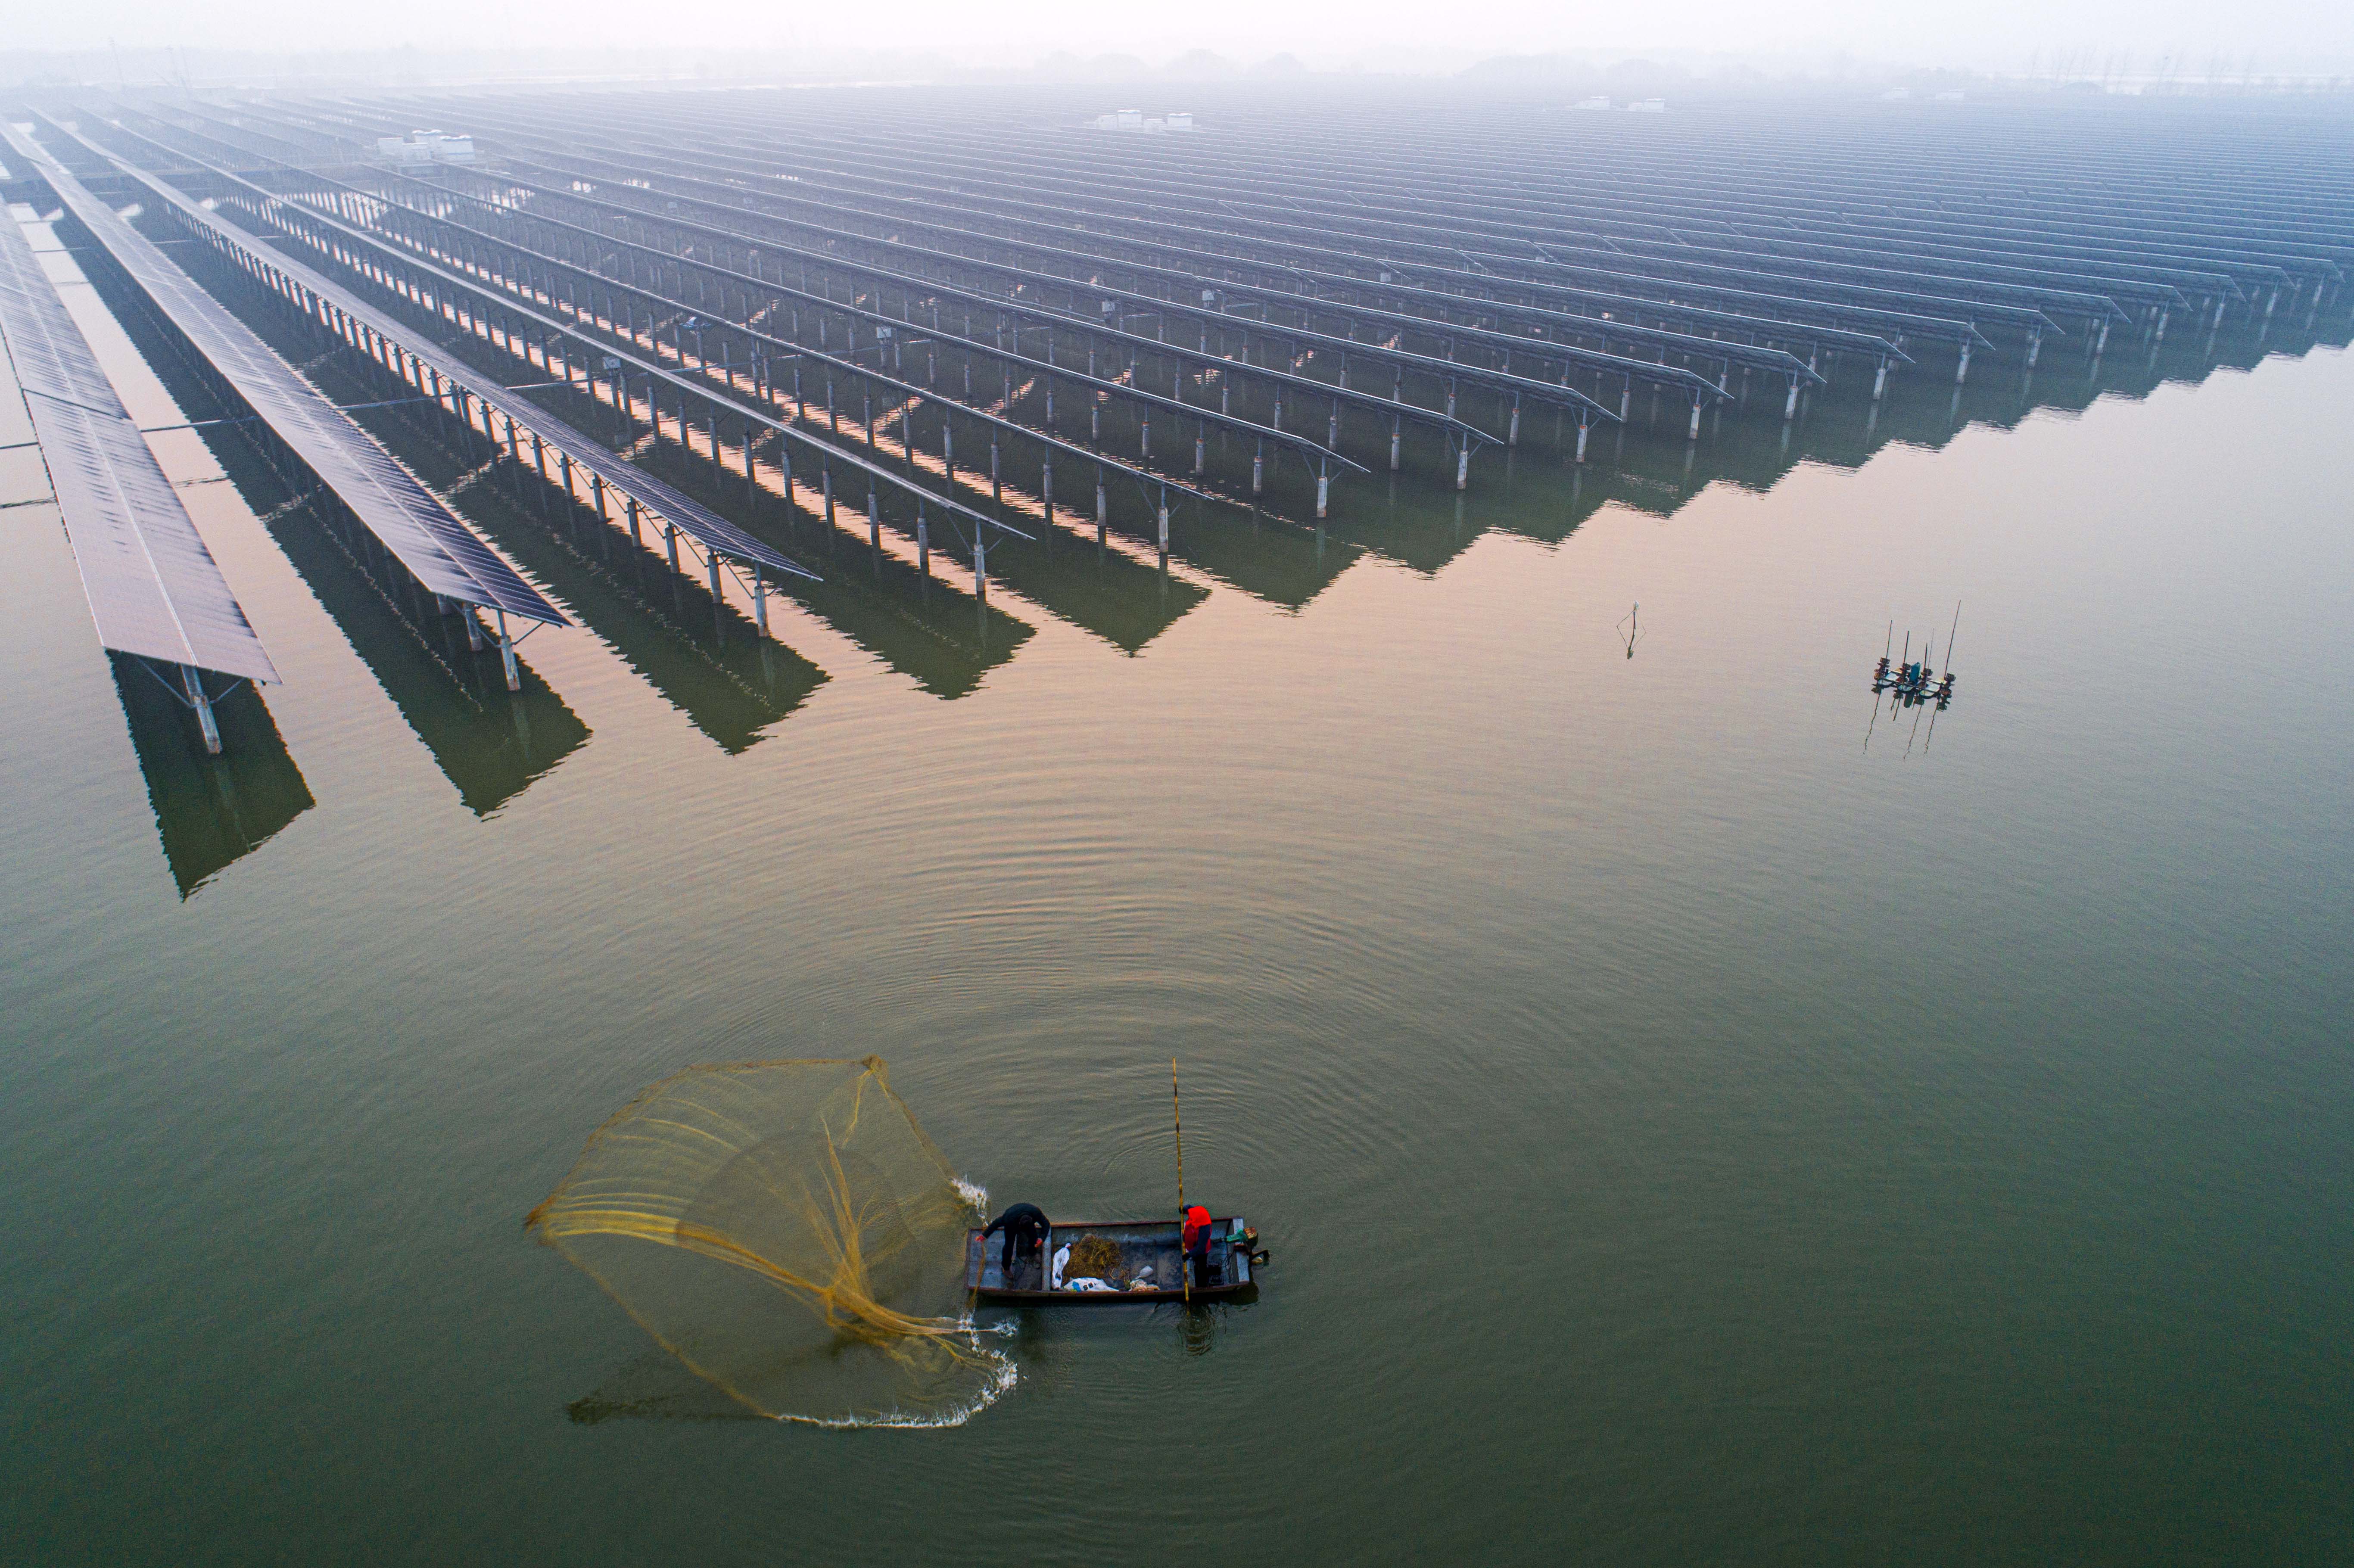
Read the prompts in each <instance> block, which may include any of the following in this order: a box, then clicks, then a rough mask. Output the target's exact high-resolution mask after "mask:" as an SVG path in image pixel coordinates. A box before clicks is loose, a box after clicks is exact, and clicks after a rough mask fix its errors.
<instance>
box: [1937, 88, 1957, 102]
mask: <svg viewBox="0 0 2354 1568" xmlns="http://www.w3.org/2000/svg"><path fill="white" fill-rule="evenodd" d="M1936 101H1937V102H1939V103H1959V102H1960V101H1962V94H1961V90H1960V89H1958V88H1956V90H1954V91H1952V92H1941V93H1939V94H1937V98H1936Z"/></svg>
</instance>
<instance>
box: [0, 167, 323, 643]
mask: <svg viewBox="0 0 2354 1568" xmlns="http://www.w3.org/2000/svg"><path fill="white" fill-rule="evenodd" d="M0 334H5V337H6V339H7V344H8V353H9V357H10V358H11V359H12V360H13V361H14V362H15V365H16V382H17V385H18V386H19V387H22V388H23V389H24V393H25V407H26V409H27V412H28V413H29V414H30V415H31V416H32V421H33V433H34V435H35V436H36V437H37V439H38V440H39V441H40V444H41V457H42V460H43V461H45V462H46V463H47V464H48V471H49V481H50V483H51V484H52V485H53V486H54V487H55V489H56V491H57V497H58V511H59V512H60V513H61V514H63V515H64V520H65V528H66V537H67V539H68V541H69V543H70V544H71V545H72V546H73V556H74V565H75V567H76V568H77V569H78V570H79V571H80V574H81V586H82V592H83V594H84V595H85V596H87V597H88V599H89V600H90V619H91V620H95V621H96V622H97V623H98V640H99V641H100V642H101V644H103V645H104V646H106V647H108V648H111V649H113V650H115V651H116V652H122V653H131V654H136V655H138V656H139V657H141V658H143V659H153V660H156V661H158V662H163V663H166V664H177V665H186V666H188V667H190V668H193V669H197V670H210V671H217V672H219V673H223V674H228V675H239V676H243V677H245V678H246V679H248V680H254V681H275V680H277V679H278V672H277V670H276V669H275V668H274V667H273V666H272V665H271V664H270V655H269V654H268V653H267V652H264V651H263V649H262V646H261V640H260V638H259V637H257V636H255V635H254V630H253V627H252V626H251V624H250V623H249V622H248V621H247V620H246V618H245V611H244V610H243V609H241V608H239V604H238V602H237V596H236V595H235V594H233V593H231V592H230V591H229V586H228V582H227V581H226V580H224V579H223V577H221V572H220V567H219V566H218V565H217V564H216V563H215V561H214V560H213V556H212V552H211V551H210V550H208V549H207V548H206V547H205V542H204V538H203V536H202V535H199V534H198V533H197V532H196V524H195V523H194V522H192V521H191V520H190V519H189V516H188V513H187V509H186V507H185V506H183V505H182V504H181V503H180V495H179V492H177V491H176V490H175V489H174V488H173V487H172V482H171V481H170V480H169V479H168V478H166V477H165V476H164V471H163V469H162V467H161V466H160V465H159V464H158V463H157V462H156V461H155V454H154V452H153V451H152V450H149V449H148V446H147V440H146V438H145V437H144V436H143V435H142V434H140V431H139V427H138V425H137V424H136V423H134V422H133V419H132V418H131V416H130V414H129V413H128V412H127V411H126V410H125V409H124V408H123V407H122V399H121V398H120V397H118V396H117V395H116V393H115V390H114V387H113V385H112V384H111V382H109V381H108V380H107V378H106V373H105V372H104V371H103V370H101V368H100V367H99V364H98V360H97V357H96V355H93V354H92V353H91V352H90V344H89V343H88V342H87V341H86V340H85V339H84V338H83V337H82V334H81V330H80V327H78V326H76V325H75V323H74V320H73V317H72V315H71V314H70V313H69V312H68V311H67V309H66V304H65V302H64V300H63V299H61V298H60V297H59V296H58V291H57V289H56V287H55V286H54V285H53V284H52V283H51V281H50V280H49V278H48V274H47V273H46V272H45V271H44V270H42V267H41V263H40V260H39V258H38V257H37V256H36V255H35V254H34V252H33V249H32V247H31V246H30V245H29V244H28V243H27V241H26V238H25V236H24V233H23V231H22V230H20V229H19V228H17V226H16V223H15V221H14V220H13V219H10V218H8V217H6V215H5V214H0Z"/></svg>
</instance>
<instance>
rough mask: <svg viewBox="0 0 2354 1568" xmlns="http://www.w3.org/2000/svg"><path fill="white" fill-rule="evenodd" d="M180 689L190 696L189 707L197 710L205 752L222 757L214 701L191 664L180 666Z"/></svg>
mask: <svg viewBox="0 0 2354 1568" xmlns="http://www.w3.org/2000/svg"><path fill="white" fill-rule="evenodd" d="M180 689H181V690H182V691H185V692H186V693H187V694H188V705H189V706H190V707H192V708H194V709H196V728H197V730H198V731H199V732H200V733H201V734H202V735H203V736H204V737H205V750H206V751H207V753H208V754H209V755H211V756H214V757H218V756H219V755H220V748H221V738H220V726H218V725H217V724H215V723H214V722H213V705H212V700H211V699H210V698H209V697H207V696H206V695H205V683H204V680H203V678H202V677H200V676H199V675H198V674H197V673H196V667H195V666H194V665H191V664H183V665H181V666H180Z"/></svg>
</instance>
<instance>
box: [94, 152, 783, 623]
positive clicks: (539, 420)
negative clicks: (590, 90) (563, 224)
mask: <svg viewBox="0 0 2354 1568" xmlns="http://www.w3.org/2000/svg"><path fill="white" fill-rule="evenodd" d="M115 166H116V168H117V169H118V170H119V171H121V172H122V174H123V175H124V176H125V177H127V178H130V179H133V180H136V181H137V182H138V184H139V187H140V188H141V189H143V190H144V191H145V192H147V193H148V194H149V195H150V196H153V197H154V199H155V200H156V201H157V202H159V203H162V204H163V205H164V206H165V207H169V208H170V209H171V210H172V211H173V212H175V214H177V215H178V216H179V217H180V218H181V219H182V221H183V222H184V223H186V224H187V225H189V226H191V227H193V228H196V230H198V231H199V232H200V233H201V234H203V235H205V236H206V237H207V238H210V239H211V240H212V241H213V242H214V243H215V244H216V246H217V248H219V249H224V250H225V251H227V252H228V253H230V254H232V255H233V256H235V257H237V258H239V265H240V266H242V267H244V268H245V269H246V270H248V271H252V272H258V273H262V274H267V275H270V278H271V280H272V282H273V286H275V287H277V288H278V289H279V291H281V293H282V292H286V291H288V289H289V288H290V287H291V288H292V289H294V290H299V291H308V292H309V293H310V294H311V295H312V296H313V298H314V299H315V300H318V301H321V302H327V303H331V304H333V305H334V308H335V309H337V310H339V311H341V312H343V313H345V315H347V316H349V317H351V318H352V319H353V320H354V321H356V322H359V323H362V324H364V325H366V327H367V328H368V329H369V330H370V331H372V332H374V333H376V334H377V335H378V336H379V337H381V338H383V339H384V340H385V341H387V342H388V343H396V344H400V345H401V347H402V348H403V349H405V350H406V351H407V352H408V354H409V355H411V356H412V357H414V358H415V359H416V360H417V361H418V362H419V363H420V364H422V365H423V366H426V367H427V368H429V369H431V370H432V371H434V372H436V373H438V374H439V375H440V378H441V380H442V382H443V384H444V385H445V386H446V387H449V388H450V389H451V395H452V396H453V397H454V393H455V391H456V389H457V388H459V387H463V388H465V389H466V391H467V392H468V394H469V395H470V396H471V397H473V398H475V399H476V400H478V401H480V402H481V403H482V404H483V405H484V406H485V407H486V408H492V409H493V410H495V411H497V412H498V413H499V414H500V415H502V416H504V418H508V419H511V420H512V421H514V425H515V426H516V427H517V428H518V429H524V430H527V431H532V432H535V433H536V434H537V435H538V436H539V437H540V438H541V440H544V441H545V442H546V444H547V445H548V446H550V447H553V448H555V449H556V450H558V451H561V452H563V453H565V454H567V455H568V456H569V457H570V458H571V459H572V461H573V463H574V464H575V466H577V467H578V468H581V469H583V470H584V471H587V472H588V473H592V474H594V475H596V476H597V477H599V479H601V480H602V481H603V482H604V483H605V485H606V487H607V488H609V489H610V490H613V491H615V492H617V493H620V494H621V495H623V496H626V497H629V498H631V499H633V500H635V501H636V502H637V503H638V504H639V505H641V506H642V507H645V508H646V509H647V510H649V511H651V512H652V513H653V514H655V515H656V516H658V517H666V518H668V519H669V520H670V521H671V522H673V523H674V524H677V525H678V528H679V531H680V532H681V533H684V534H685V535H687V536H688V537H689V538H692V539H694V540H695V542H696V543H698V544H700V545H702V546H704V547H705V548H706V549H710V550H716V551H717V552H718V553H719V554H720V555H722V556H727V557H729V558H730V559H733V560H738V561H744V562H747V563H749V564H754V565H758V566H762V567H768V568H769V569H770V570H773V571H777V572H781V573H785V574H788V575H791V576H796V577H814V576H815V575H816V574H814V573H812V572H811V571H810V570H809V569H808V568H807V567H803V566H801V563H799V562H798V561H795V560H793V559H792V558H790V556H785V555H782V554H780V553H779V552H778V551H777V550H776V549H774V548H773V547H771V546H769V545H766V544H763V543H762V542H761V541H760V540H758V539H756V538H754V537H753V536H752V535H749V534H748V533H746V532H745V531H744V530H743V529H741V528H738V527H737V526H736V524H733V523H730V522H728V521H727V519H726V518H725V517H722V516H720V515H719V514H717V513H716V512H714V511H712V510H711V508H709V507H708V506H705V505H704V504H703V503H701V502H699V501H696V500H695V499H694V498H693V497H691V496H687V495H683V494H681V493H679V492H678V491H677V490H675V489H673V487H672V486H670V485H668V484H665V483H663V482H662V481H661V480H659V479H656V478H655V477H654V476H653V475H652V474H650V473H648V472H646V471H645V470H643V469H642V468H639V467H637V466H636V465H635V464H632V463H630V462H627V461H623V460H622V459H620V457H617V456H615V455H614V453H613V452H612V451H610V450H608V449H607V448H606V447H605V446H604V445H603V444H602V443H600V442H599V441H598V440H595V439H594V438H593V437H590V436H588V435H587V434H585V433H584V432H582V431H580V430H577V429H573V427H572V426H571V425H569V424H567V423H566V422H565V421H564V420H562V419H559V418H557V417H556V416H555V415H553V414H551V413H549V412H548V411H547V410H546V409H545V408H541V407H539V405H537V404H536V403H534V402H532V401H530V400H529V399H528V398H526V397H523V396H521V395H520V394H518V393H516V392H514V391H511V390H509V389H507V388H506V387H503V386H502V385H500V383H499V382H498V381H496V380H495V379H493V377H491V376H485V375H484V374H483V373H482V371H480V370H479V369H477V368H475V367H474V366H471V365H468V364H466V363H465V362H464V361H463V360H461V359H459V358H458V357H456V356H455V355H451V354H448V353H446V352H444V351H443V350H442V349H440V347H439V346H437V345H436V344H433V343H432V342H431V341H430V340H429V339H428V338H427V337H426V336H425V334H421V333H419V332H417V331H416V330H414V329H413V328H411V327H409V326H408V324H407V323H402V322H398V321H396V320H395V319H394V318H393V317H391V316H390V315H388V314H387V313H384V312H382V311H379V310H377V309H376V307H375V306H374V305H371V304H369V303H367V302H366V301H365V300H363V299H361V298H360V297H359V296H358V295H357V294H355V293H354V292H353V291H351V290H349V289H346V288H345V287H344V286H343V285H342V284H340V283H337V282H335V281H334V280H332V279H330V278H328V277H327V276H326V274H324V273H323V272H320V271H318V270H315V269H313V268H311V267H308V266H306V265H304V264H303V263H302V262H301V261H298V260H293V259H292V258H291V257H289V256H286V255H284V254H282V253H280V252H277V251H273V250H271V249H268V248H267V247H265V246H262V245H260V244H259V243H258V242H256V241H255V240H254V239H253V238H251V237H250V236H249V235H247V234H245V233H243V232H241V231H240V230H239V229H238V228H235V227H233V226H232V225H230V224H228V222H226V221H224V220H223V219H221V218H220V217H216V216H215V215H214V214H212V213H210V212H208V211H207V210H206V209H205V208H203V207H199V206H198V205H197V204H196V203H195V202H193V201H190V200H189V199H188V198H187V197H186V196H182V195H181V194H180V193H179V192H177V191H175V190H173V189H172V188H170V187H169V186H168V185H163V184H161V183H159V182H157V181H154V180H150V179H148V178H147V177H145V176H144V175H142V174H140V173H139V171H137V170H136V169H133V167H132V166H131V165H129V164H124V163H122V162H121V161H120V160H117V161H116V162H115Z"/></svg>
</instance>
